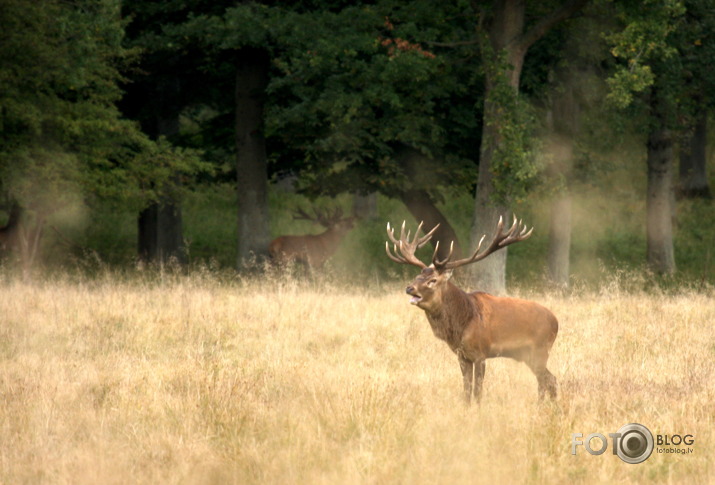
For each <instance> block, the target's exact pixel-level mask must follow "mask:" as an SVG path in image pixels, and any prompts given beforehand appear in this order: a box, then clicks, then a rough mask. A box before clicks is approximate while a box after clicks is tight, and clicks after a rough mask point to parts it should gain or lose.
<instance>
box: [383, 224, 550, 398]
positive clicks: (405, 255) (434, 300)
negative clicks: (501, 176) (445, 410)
mask: <svg viewBox="0 0 715 485" xmlns="http://www.w3.org/2000/svg"><path fill="white" fill-rule="evenodd" d="M421 229H422V224H421V223H420V225H419V227H418V228H417V232H416V233H415V236H414V237H413V238H412V239H411V240H410V233H409V232H408V233H407V235H405V224H404V222H403V223H402V229H401V231H400V239H399V240H397V239H395V235H394V229H392V228H390V224H389V223H388V224H387V235H388V237H389V238H390V241H392V243H393V247H392V251H390V244H389V243H388V242H386V243H385V250H386V251H387V255H388V256H389V257H390V259H392V260H393V261H395V262H397V263H403V264H411V265H414V266H417V267H418V268H421V269H422V272H421V273H420V274H419V275H418V276H417V278H415V280H414V281H413V282H412V284H411V285H410V286H408V287H407V294H408V295H410V296H411V297H412V299H411V300H410V303H412V304H413V305H417V306H418V307H419V308H421V309H422V310H424V311H425V313H426V315H427V320H428V321H429V324H430V326H431V327H432V331H433V332H434V334H435V336H436V337H437V338H439V339H442V340H444V341H445V342H447V345H449V348H450V349H452V351H453V352H454V353H456V354H457V357H458V359H459V366H460V368H461V370H462V377H463V380H464V398H465V400H466V402H467V403H469V402H470V400H471V396H472V389H474V398H475V399H476V400H477V401H478V400H479V398H480V395H481V390H482V381H483V380H484V371H485V363H484V361H485V360H486V359H490V358H492V357H510V358H512V359H515V360H517V361H521V362H524V363H526V365H528V366H529V368H530V369H531V371H532V372H533V373H534V374H535V375H536V379H537V381H538V383H539V398H540V399H543V397H544V395H545V394H546V393H548V394H549V396H550V397H551V398H555V397H556V378H555V377H554V376H553V374H551V372H549V370H548V369H547V368H546V361H547V360H548V358H549V351H550V350H551V346H552V345H553V343H554V340H555V339H556V334H557V333H558V329H559V324H558V321H557V320H556V317H555V316H554V315H553V313H551V312H550V311H549V310H547V309H546V308H544V307H543V306H541V305H539V304H538V303H534V302H531V301H526V300H520V299H518V298H507V297H498V296H492V295H489V294H487V293H484V292H474V293H466V292H464V291H462V290H461V289H459V288H457V287H456V286H455V285H454V284H452V282H450V281H449V279H450V277H451V276H452V270H454V269H455V268H458V267H460V266H464V265H466V264H471V263H475V262H477V261H479V260H481V259H484V258H486V257H487V256H489V255H490V254H491V253H493V252H494V251H498V250H499V249H502V248H504V247H506V246H508V245H509V244H513V243H515V242H519V241H523V240H524V239H526V238H528V237H529V236H531V232H532V230H533V229H532V230H529V231H527V230H526V227H524V225H523V224H522V223H521V221H519V222H517V220H516V218H515V219H514V224H513V225H512V226H511V228H510V229H509V230H507V231H506V232H503V229H504V223H503V221H502V219H501V218H500V219H499V223H498V224H497V229H496V234H495V236H494V239H493V240H492V242H491V244H489V246H488V247H487V248H485V249H484V250H483V251H481V252H480V249H481V247H482V242H483V241H484V236H482V239H481V241H479V245H478V246H477V249H476V250H475V251H474V253H473V254H472V256H471V257H469V258H464V259H459V260H456V261H452V260H451V258H452V251H451V248H450V252H449V254H448V255H447V257H446V258H444V259H442V260H440V259H438V258H437V249H438V248H439V241H438V242H437V247H436V248H435V252H434V254H433V256H432V264H430V265H429V266H427V265H425V264H424V263H423V262H422V261H420V260H419V259H417V258H416V257H415V250H417V249H418V248H421V247H422V246H424V245H425V244H427V242H428V241H429V240H430V238H431V237H432V235H433V234H434V232H435V229H437V227H436V226H435V228H433V229H432V230H431V231H430V232H428V233H427V234H425V235H424V236H422V237H418V234H419V231H420V230H421ZM472 385H473V386H474V387H472Z"/></svg>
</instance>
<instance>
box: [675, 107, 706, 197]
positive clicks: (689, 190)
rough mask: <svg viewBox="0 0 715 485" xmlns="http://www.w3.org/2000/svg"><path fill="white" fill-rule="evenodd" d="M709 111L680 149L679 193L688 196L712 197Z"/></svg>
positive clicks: (702, 116)
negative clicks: (709, 164)
mask: <svg viewBox="0 0 715 485" xmlns="http://www.w3.org/2000/svg"><path fill="white" fill-rule="evenodd" d="M707 119H708V118H707V113H705V112H703V113H701V114H700V116H699V117H698V120H697V122H696V125H695V130H694V132H693V134H692V136H691V137H689V139H688V143H687V144H686V145H685V146H684V147H681V149H680V184H679V187H678V194H679V195H680V196H682V197H686V198H690V199H693V198H697V197H703V198H710V197H711V194H710V184H709V182H708V176H707V168H706V167H707V151H706V148H707V142H708V131H707Z"/></svg>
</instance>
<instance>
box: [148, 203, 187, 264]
mask: <svg viewBox="0 0 715 485" xmlns="http://www.w3.org/2000/svg"><path fill="white" fill-rule="evenodd" d="M138 243H139V257H140V258H141V259H142V260H143V261H146V262H155V263H156V262H161V263H166V262H168V261H171V260H173V261H176V262H178V263H180V264H184V263H186V250H185V247H184V238H183V230H182V219H181V207H180V206H179V204H178V203H175V202H173V201H172V200H170V199H165V200H164V201H162V202H161V203H153V204H151V205H150V206H149V207H147V208H146V209H144V210H143V211H141V212H140V213H139V241H138Z"/></svg>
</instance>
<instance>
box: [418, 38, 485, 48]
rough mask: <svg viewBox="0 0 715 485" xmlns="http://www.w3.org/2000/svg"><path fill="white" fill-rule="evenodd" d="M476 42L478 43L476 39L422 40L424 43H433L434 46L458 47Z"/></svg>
mask: <svg viewBox="0 0 715 485" xmlns="http://www.w3.org/2000/svg"><path fill="white" fill-rule="evenodd" d="M478 43H479V41H478V40H477V39H472V40H458V41H456V42H431V41H426V42H424V44H427V45H433V46H436V47H460V46H463V45H476V44H478Z"/></svg>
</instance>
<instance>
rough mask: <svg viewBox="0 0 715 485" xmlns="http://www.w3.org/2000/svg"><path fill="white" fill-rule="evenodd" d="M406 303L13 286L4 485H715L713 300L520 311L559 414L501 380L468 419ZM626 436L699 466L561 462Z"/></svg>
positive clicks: (217, 282)
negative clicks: (548, 350) (581, 439)
mask: <svg viewBox="0 0 715 485" xmlns="http://www.w3.org/2000/svg"><path fill="white" fill-rule="evenodd" d="M404 286H405V285H404V284H403V283H401V282H397V283H382V284H380V285H378V284H373V285H372V287H371V288H370V289H346V288H338V287H336V286H331V285H329V284H323V283H315V282H312V283H305V282H301V281H300V280H290V279H286V280H273V281H267V282H262V283H260V282H259V283H250V284H249V283H245V282H240V281H230V280H228V279H226V278H223V279H222V278H215V277H213V276H211V275H207V274H198V275H192V276H176V275H174V276H171V277H167V278H163V279H162V278H156V279H151V278H144V279H142V278H119V277H117V278H114V277H111V276H107V277H98V278H97V279H93V280H82V279H76V280H74V281H73V280H70V279H69V278H64V279H63V278H54V279H48V280H44V281H36V282H34V283H22V282H19V281H14V280H9V279H6V280H5V281H4V282H2V283H0V407H1V410H0V436H1V438H2V439H1V440H0V483H3V484H21V483H32V484H36V483H52V484H96V483H117V484H120V483H121V484H125V483H139V484H157V483H161V484H179V483H181V484H183V483H187V484H194V483H197V484H214V483H215V484H223V483H235V484H252V483H255V484H259V483H260V484H284V483H285V484H292V483H296V484H373V483H374V484H386V483H404V484H422V483H425V484H442V483H444V484H453V483H469V484H475V483H476V484H478V483H552V484H558V483H582V482H613V481H616V482H618V483H646V482H648V483H683V484H686V483H687V484H705V483H715V468H714V463H715V452H713V447H714V445H715V439H714V438H715V435H714V430H715V372H714V371H715V330H714V325H715V299H714V298H713V296H714V295H713V292H712V291H709V290H708V291H698V292H695V291H693V292H691V291H687V292H683V293H681V294H676V295H671V294H657V295H654V294H645V293H631V294H629V293H625V292H623V291H620V290H619V289H618V287H617V286H613V287H605V288H604V289H603V290H601V291H600V292H594V293H587V292H582V293H581V294H579V295H577V296H568V297H563V296H557V295H555V294H539V293H533V294H532V293H523V294H520V295H518V296H523V297H527V298H530V299H533V300H536V301H539V302H540V303H542V304H544V305H545V306H547V307H549V308H550V309H551V310H552V311H553V312H554V313H555V314H556V315H557V317H558V318H559V320H560V324H561V329H560V333H559V337H558V338H557V340H556V344H555V346H554V348H553V352H552V357H551V360H550V368H551V370H552V372H553V373H554V374H555V375H556V377H557V378H558V379H559V383H560V396H559V398H558V400H557V401H556V402H555V403H548V402H547V403H541V404H540V403H539V402H538V401H537V390H536V380H535V378H534V377H533V376H532V375H531V373H530V372H529V370H528V369H527V368H526V366H524V365H523V364H519V363H516V362H513V361H508V360H505V359H493V360H489V361H487V373H486V380H485V385H484V397H483V400H482V403H481V405H479V406H472V407H470V408H467V407H465V406H464V405H463V404H462V401H461V376H460V373H459V366H458V364H457V360H456V357H455V356H454V355H453V354H452V353H451V352H450V351H449V349H448V348H447V346H446V345H445V344H444V343H443V342H441V341H438V340H437V339H435V338H434V337H433V335H432V333H431V331H430V329H429V326H428V324H427V321H426V319H425V317H424V315H423V313H422V311H421V310H419V309H417V308H415V307H413V306H410V305H409V304H408V298H407V296H406V295H404V294H403V291H404V290H403V288H404ZM517 293H518V292H517ZM630 422H639V423H642V424H644V425H645V426H647V427H648V428H650V430H651V431H653V433H654V434H656V433H663V434H676V433H679V434H686V433H689V434H693V435H694V436H695V443H694V444H693V445H692V446H691V448H692V449H693V450H694V452H693V453H692V454H689V455H674V454H657V453H655V452H654V453H653V455H652V456H651V457H650V458H649V459H648V460H647V461H645V462H644V463H642V464H639V465H629V464H626V463H624V462H622V461H621V460H620V459H618V457H616V456H613V455H612V454H611V449H610V443H609V449H608V451H607V452H606V453H605V454H603V455H601V456H592V455H590V454H588V453H587V452H586V451H585V450H584V449H583V447H580V449H579V450H578V453H577V455H575V456H574V455H572V454H571V435H572V433H579V432H580V433H583V434H584V436H585V435H587V434H589V433H593V432H600V433H602V434H605V435H607V434H608V433H610V432H615V431H617V430H618V428H620V427H621V426H622V425H624V424H627V423H630ZM595 444H597V443H595ZM594 447H596V448H597V446H594Z"/></svg>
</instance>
